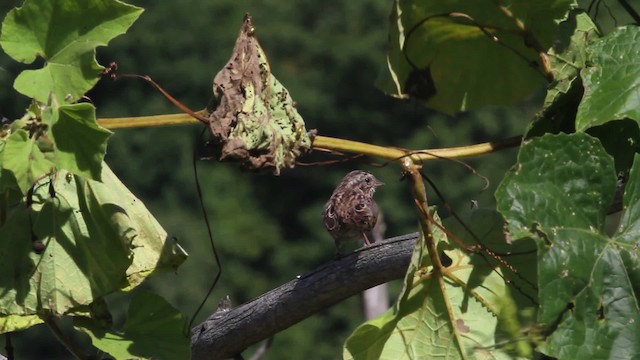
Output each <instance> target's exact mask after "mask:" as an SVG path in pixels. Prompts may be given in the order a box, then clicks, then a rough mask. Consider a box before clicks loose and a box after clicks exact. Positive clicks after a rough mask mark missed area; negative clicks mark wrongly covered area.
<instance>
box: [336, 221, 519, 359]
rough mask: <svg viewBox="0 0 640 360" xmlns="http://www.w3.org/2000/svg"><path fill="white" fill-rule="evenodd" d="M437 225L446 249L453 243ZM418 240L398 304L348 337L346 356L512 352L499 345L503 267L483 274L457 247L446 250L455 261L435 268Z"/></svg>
mask: <svg viewBox="0 0 640 360" xmlns="http://www.w3.org/2000/svg"><path fill="white" fill-rule="evenodd" d="M435 229H436V230H435V231H434V241H436V243H437V244H438V247H439V248H440V249H449V248H451V246H450V245H449V244H448V242H447V240H446V237H445V235H444V234H443V233H442V231H440V230H438V229H437V228H435ZM420 243H421V244H422V245H418V246H416V249H415V251H414V254H413V257H412V262H411V265H410V267H409V270H408V272H407V276H406V278H405V285H404V289H403V291H402V292H401V293H400V295H399V298H398V301H397V303H396V304H395V306H394V307H393V308H392V309H390V310H389V311H387V312H386V313H385V314H383V315H382V316H380V317H379V318H377V319H374V320H371V321H368V322H366V323H364V324H362V325H361V326H360V327H358V329H356V330H355V332H354V333H353V334H352V335H351V336H350V337H349V339H347V342H346V344H345V348H344V353H343V357H344V358H345V359H414V358H415V359H420V358H431V359H433V358H447V359H462V358H466V357H467V356H469V355H472V354H473V355H476V356H479V357H482V356H493V357H494V358H498V359H499V358H505V359H506V358H508V357H507V356H506V354H505V353H503V352H502V351H501V350H500V349H497V348H496V347H495V346H494V345H495V330H496V326H497V316H498V314H499V313H500V311H501V308H502V306H503V304H504V300H505V299H506V298H508V295H507V292H506V286H505V283H504V280H503V279H502V277H500V275H499V274H498V273H497V272H492V271H487V272H486V273H485V274H484V276H483V277H482V279H480V278H479V277H477V273H476V272H477V271H478V270H479V268H480V267H481V266H479V265H475V266H471V259H470V258H469V257H468V256H467V254H466V253H465V252H464V251H462V250H460V249H457V248H451V250H442V251H443V253H444V254H446V256H447V257H448V258H449V259H451V264H450V265H449V266H448V267H446V268H445V269H444V274H443V275H440V274H438V273H436V272H432V270H433V268H432V266H431V261H430V258H429V255H428V252H427V249H426V247H424V240H421V241H420Z"/></svg>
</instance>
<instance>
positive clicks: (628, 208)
mask: <svg viewBox="0 0 640 360" xmlns="http://www.w3.org/2000/svg"><path fill="white" fill-rule="evenodd" d="M639 184H640V160H639V157H638V156H636V158H635V161H634V167H633V169H632V171H631V174H630V176H629V181H628V183H627V189H626V194H625V200H624V202H625V214H624V216H623V217H622V220H621V223H620V228H619V230H618V232H617V233H616V234H615V235H614V236H613V237H609V236H607V235H606V234H605V233H604V222H605V216H606V214H607V210H608V208H609V206H610V205H611V203H612V200H613V196H614V192H615V187H616V175H615V170H614V165H613V160H612V159H611V157H610V156H609V155H608V154H607V153H606V152H605V151H604V149H603V148H602V146H601V145H600V143H599V142H598V140H597V139H594V138H591V137H590V136H588V135H586V134H583V133H579V134H572V135H564V134H563V135H547V136H544V137H542V138H539V139H534V140H532V141H531V142H529V143H527V144H525V145H524V146H523V147H522V149H521V151H520V154H519V155H518V164H517V165H516V166H515V168H514V169H513V170H512V171H511V172H510V173H509V174H508V175H507V176H506V177H505V179H504V180H503V182H502V184H500V187H499V188H498V190H497V192H496V198H497V199H498V208H499V209H500V211H501V212H502V213H503V214H504V215H505V218H506V220H507V222H508V223H509V229H510V230H511V232H512V234H518V235H520V236H528V237H532V238H535V239H536V240H537V242H538V269H539V270H538V279H539V288H540V291H539V298H540V311H539V314H538V319H539V321H540V322H541V323H542V324H544V325H547V326H549V327H550V329H549V332H550V335H549V336H548V338H547V339H546V343H545V344H544V345H543V346H542V347H541V350H542V351H543V352H544V353H546V354H547V355H550V356H553V357H557V358H560V359H575V358H610V359H631V358H637V357H638V356H640V348H639V347H638V346H636V345H634V341H632V340H631V339H637V338H638V337H640V310H639V308H638V303H639V300H640V292H639V291H638V288H637V287H635V286H634V284H637V283H638V281H639V280H640V262H639V261H638V248H639V247H640V246H639V245H638V240H637V239H638V234H637V229H638V228H640V225H638V217H637V216H636V215H637V213H639V211H638V209H637V208H638V205H637V204H639V202H638V198H639V197H640V196H638V194H639V193H640V191H639V190H638V189H639V188H640V185H639Z"/></svg>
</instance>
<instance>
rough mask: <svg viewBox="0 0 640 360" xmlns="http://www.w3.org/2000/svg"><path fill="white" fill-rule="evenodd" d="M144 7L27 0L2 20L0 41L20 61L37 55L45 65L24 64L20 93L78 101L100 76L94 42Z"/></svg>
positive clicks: (123, 26) (100, 0)
mask: <svg viewBox="0 0 640 360" xmlns="http://www.w3.org/2000/svg"><path fill="white" fill-rule="evenodd" d="M141 13H142V9H140V8H138V7H135V6H131V5H127V4H124V3H122V2H120V1H116V0H87V1H74V0H37V1H36V0H26V1H25V2H24V4H23V6H22V7H20V8H16V9H13V10H11V11H10V12H9V13H8V14H7V16H6V17H5V19H4V21H3V23H2V34H0V46H2V48H3V49H4V51H5V52H6V53H7V55H9V56H11V57H12V58H14V59H15V60H17V61H20V62H24V63H31V62H33V61H34V60H35V59H36V56H41V57H42V58H44V60H45V61H46V64H45V66H44V67H43V68H41V69H37V70H25V71H23V72H22V73H21V74H20V75H18V77H17V78H16V80H15V83H14V87H15V89H16V90H17V91H19V92H20V93H22V94H24V95H26V96H29V97H32V98H34V99H36V100H38V101H40V102H43V103H45V102H47V101H48V99H49V96H50V94H51V93H53V95H54V96H55V98H56V100H57V101H58V102H60V103H62V102H63V101H65V102H74V101H76V100H78V99H80V98H81V97H82V96H83V95H84V93H86V92H87V91H88V90H89V89H91V88H92V87H93V85H95V83H96V82H97V81H98V80H99V73H100V70H102V69H103V68H102V66H100V65H99V64H98V63H97V62H96V60H95V48H96V47H98V46H105V45H107V43H108V42H109V41H110V40H111V39H112V38H114V37H115V36H117V35H120V34H122V33H124V32H125V31H126V30H127V29H128V28H129V26H131V24H132V23H133V22H134V21H135V20H136V19H137V18H138V16H139V15H140V14H141Z"/></svg>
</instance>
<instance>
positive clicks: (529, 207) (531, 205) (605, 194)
mask: <svg viewBox="0 0 640 360" xmlns="http://www.w3.org/2000/svg"><path fill="white" fill-rule="evenodd" d="M615 182H616V174H615V170H614V167H613V161H612V159H611V156H610V155H609V154H607V153H606V152H605V151H604V149H603V148H602V145H601V144H600V142H599V141H598V140H597V139H595V138H592V137H591V136H588V135H586V134H572V135H566V134H559V135H545V136H543V137H541V138H535V139H533V140H531V141H530V142H528V143H526V144H525V145H524V146H523V147H522V148H521V149H520V152H519V154H518V164H517V165H516V166H515V167H514V168H513V169H512V170H511V171H510V172H509V173H508V174H507V176H505V178H504V180H503V181H502V183H501V184H500V186H498V189H497V190H496V198H497V200H498V210H499V211H500V212H501V213H502V214H503V215H504V217H505V219H506V220H507V222H508V224H509V231H510V232H511V235H512V236H513V239H515V240H517V239H521V238H526V237H531V236H536V235H537V234H538V232H537V231H538V230H539V229H540V228H541V229H543V230H542V231H545V232H546V231H547V230H549V229H551V228H556V227H577V228H586V229H589V228H593V229H594V231H602V229H603V226H604V218H605V215H606V213H607V210H608V209H607V208H608V206H609V205H610V204H611V201H612V200H613V192H614V189H615Z"/></svg>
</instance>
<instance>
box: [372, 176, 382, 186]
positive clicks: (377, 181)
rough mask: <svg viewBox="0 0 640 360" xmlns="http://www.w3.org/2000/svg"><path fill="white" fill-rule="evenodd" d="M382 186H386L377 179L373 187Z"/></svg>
mask: <svg viewBox="0 0 640 360" xmlns="http://www.w3.org/2000/svg"><path fill="white" fill-rule="evenodd" d="M374 179H375V178H374ZM382 185H384V183H383V182H382V181H380V180H378V179H375V181H374V182H373V186H375V187H378V186H382Z"/></svg>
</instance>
